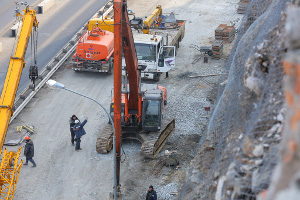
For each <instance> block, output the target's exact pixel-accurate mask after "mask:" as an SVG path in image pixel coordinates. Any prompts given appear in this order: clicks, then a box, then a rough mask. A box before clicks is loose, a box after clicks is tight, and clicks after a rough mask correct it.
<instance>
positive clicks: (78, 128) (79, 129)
mask: <svg viewBox="0 0 300 200" xmlns="http://www.w3.org/2000/svg"><path fill="white" fill-rule="evenodd" d="M87 119H88V118H87V117H86V118H85V120H84V121H83V122H82V123H80V122H79V120H78V119H77V120H75V125H74V133H75V136H76V139H75V141H76V145H75V150H81V148H80V142H81V140H80V138H81V137H82V136H83V135H85V134H86V132H85V130H84V129H83V126H84V125H85V124H86V122H87Z"/></svg>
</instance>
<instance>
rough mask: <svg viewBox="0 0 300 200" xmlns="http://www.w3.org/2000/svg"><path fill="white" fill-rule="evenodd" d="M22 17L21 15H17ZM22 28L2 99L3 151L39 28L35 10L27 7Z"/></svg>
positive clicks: (0, 136) (0, 130)
mask: <svg viewBox="0 0 300 200" xmlns="http://www.w3.org/2000/svg"><path fill="white" fill-rule="evenodd" d="M17 16H21V14H20V13H19V14H17ZM22 22H23V23H22V26H21V29H20V34H19V38H18V41H17V43H16V47H15V52H14V54H13V56H11V57H10V62H9V67H8V71H7V75H6V79H5V83H4V87H3V90H2V94H1V99H0V147H1V149H2V147H3V143H4V139H5V136H6V131H7V128H8V124H9V121H10V118H11V116H12V114H13V104H14V100H15V97H16V93H17V89H18V86H19V81H20V78H21V74H22V70H23V68H24V66H25V61H24V57H25V53H26V49H27V44H28V41H29V38H30V34H31V31H32V28H33V27H37V26H38V22H37V19H36V15H35V10H30V9H29V7H28V6H27V7H26V9H25V10H24V15H23V16H22Z"/></svg>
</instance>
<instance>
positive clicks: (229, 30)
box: [223, 26, 235, 43]
mask: <svg viewBox="0 0 300 200" xmlns="http://www.w3.org/2000/svg"><path fill="white" fill-rule="evenodd" d="M234 37H235V28H234V27H233V26H227V27H226V28H225V30H224V31H223V41H224V42H225V43H231V42H232V41H233V40H234Z"/></svg>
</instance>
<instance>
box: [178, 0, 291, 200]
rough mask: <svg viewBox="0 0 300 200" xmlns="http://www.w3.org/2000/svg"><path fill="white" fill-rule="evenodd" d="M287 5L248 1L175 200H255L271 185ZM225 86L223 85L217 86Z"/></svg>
mask: <svg viewBox="0 0 300 200" xmlns="http://www.w3.org/2000/svg"><path fill="white" fill-rule="evenodd" d="M288 3H289V1H288V0H274V1H270V0H252V1H251V2H250V4H249V6H248V10H247V12H246V14H245V16H244V18H243V23H242V25H241V27H239V28H238V29H239V31H238V34H237V38H236V41H235V45H234V47H233V49H232V52H231V55H230V56H229V58H228V60H227V63H226V66H225V68H224V71H226V72H228V75H224V77H222V78H221V80H220V85H219V91H218V100H217V103H216V105H215V107H214V112H213V114H212V116H211V118H210V123H209V125H208V127H207V135H206V137H203V139H202V141H201V142H200V144H199V151H198V155H197V156H196V157H195V158H194V160H193V161H192V162H191V168H190V170H189V171H188V174H187V179H186V182H185V184H184V186H183V187H182V191H181V194H180V195H179V198H178V199H217V200H221V199H256V198H257V196H258V195H259V194H260V193H261V192H262V191H265V190H266V189H267V188H268V187H269V185H270V181H271V177H272V173H273V169H274V168H275V167H276V165H277V164H278V160H279V143H280V141H281V137H282V132H283V131H282V130H283V127H284V125H285V115H286V109H285V106H284V94H285V93H284V90H283V78H284V72H283V68H282V60H283V56H284V55H285V53H286V51H287V44H286V43H285V42H284V40H285V34H286V31H285V30H286V29H285V21H286V7H287V4H288ZM223 83H226V84H223Z"/></svg>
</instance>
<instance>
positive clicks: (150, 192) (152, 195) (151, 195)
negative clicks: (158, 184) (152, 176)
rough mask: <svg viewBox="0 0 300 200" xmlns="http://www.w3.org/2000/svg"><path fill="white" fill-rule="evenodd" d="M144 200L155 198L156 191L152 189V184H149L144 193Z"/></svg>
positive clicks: (154, 199)
mask: <svg viewBox="0 0 300 200" xmlns="http://www.w3.org/2000/svg"><path fill="white" fill-rule="evenodd" d="M146 200H157V195H156V191H155V190H154V189H153V186H152V185H150V186H149V189H148V192H147V195H146Z"/></svg>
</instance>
